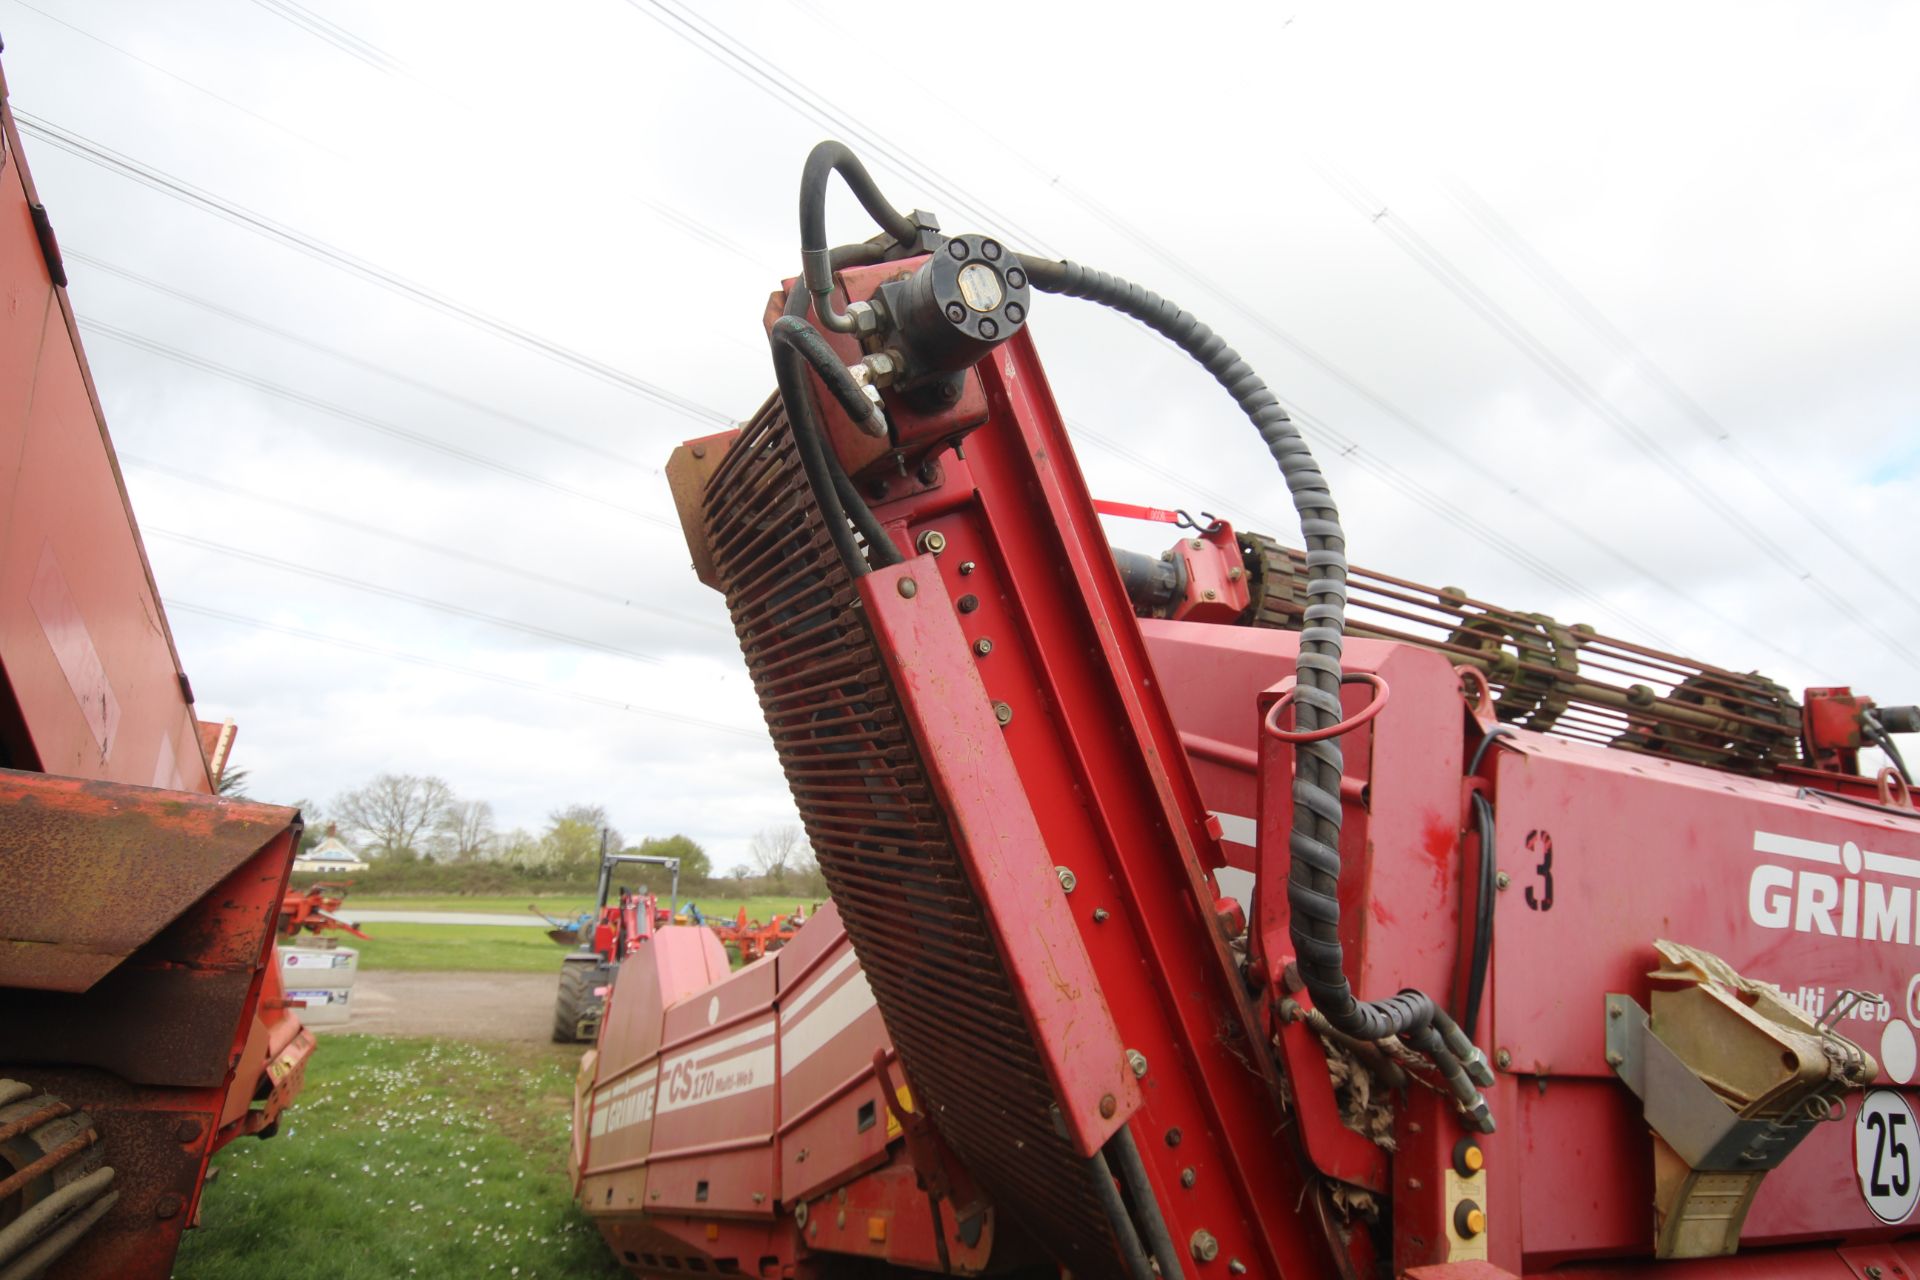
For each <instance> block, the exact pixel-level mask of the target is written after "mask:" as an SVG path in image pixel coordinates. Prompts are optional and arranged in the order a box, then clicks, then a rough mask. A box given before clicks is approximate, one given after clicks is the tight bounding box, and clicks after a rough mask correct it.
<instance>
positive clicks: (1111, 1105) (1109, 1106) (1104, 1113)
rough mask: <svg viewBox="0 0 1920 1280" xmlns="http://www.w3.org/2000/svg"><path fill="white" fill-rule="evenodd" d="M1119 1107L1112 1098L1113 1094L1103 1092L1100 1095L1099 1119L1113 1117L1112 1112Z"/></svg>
mask: <svg viewBox="0 0 1920 1280" xmlns="http://www.w3.org/2000/svg"><path fill="white" fill-rule="evenodd" d="M1119 1109H1120V1104H1119V1103H1118V1102H1117V1101H1115V1100H1114V1096H1113V1095H1112V1094H1110V1093H1103V1094H1101V1095H1100V1118H1101V1119H1103V1120H1111V1119H1113V1113H1114V1112H1116V1111H1118V1110H1119Z"/></svg>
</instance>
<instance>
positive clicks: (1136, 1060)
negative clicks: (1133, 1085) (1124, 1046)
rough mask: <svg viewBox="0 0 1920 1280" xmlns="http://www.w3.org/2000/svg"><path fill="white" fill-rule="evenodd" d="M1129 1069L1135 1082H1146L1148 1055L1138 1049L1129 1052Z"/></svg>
mask: <svg viewBox="0 0 1920 1280" xmlns="http://www.w3.org/2000/svg"><path fill="white" fill-rule="evenodd" d="M1127 1067H1128V1069H1129V1070H1131V1071H1132V1072H1133V1078H1134V1079H1135V1080H1144V1079H1146V1076H1147V1055H1146V1054H1144V1053H1142V1052H1140V1051H1139V1050H1138V1049H1129V1050H1127Z"/></svg>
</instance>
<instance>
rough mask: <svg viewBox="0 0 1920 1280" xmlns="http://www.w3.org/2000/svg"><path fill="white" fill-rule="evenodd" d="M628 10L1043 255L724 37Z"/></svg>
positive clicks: (660, 5) (673, 14) (683, 19)
mask: <svg viewBox="0 0 1920 1280" xmlns="http://www.w3.org/2000/svg"><path fill="white" fill-rule="evenodd" d="M627 4H628V5H629V6H630V7H631V8H633V9H634V10H635V11H636V12H638V13H641V14H643V15H645V16H646V17H648V18H651V19H653V21H654V22H656V23H658V24H659V25H660V26H661V27H662V28H664V29H665V30H666V31H668V32H670V33H671V34H672V35H674V36H675V37H677V38H678V39H680V40H681V41H682V42H684V43H686V44H688V45H689V46H691V47H692V48H694V49H696V50H698V51H699V52H701V53H703V54H705V55H706V56H707V57H708V58H710V59H712V60H713V61H714V62H716V63H718V64H719V65H720V66H722V67H725V68H726V69H727V70H728V71H730V72H732V73H733V74H734V75H735V76H738V77H739V78H740V79H742V80H744V81H745V82H746V83H748V84H750V85H752V86H753V87H754V88H756V89H758V90H760V92H762V93H765V94H767V95H768V96H769V97H772V98H774V99H776V100H780V99H785V101H786V103H787V105H788V106H789V107H790V108H792V109H793V110H795V111H797V112H798V113H799V114H801V115H803V116H806V117H807V118H808V119H810V120H812V121H813V122H814V123H815V124H818V125H820V126H822V127H823V128H827V129H831V130H834V131H837V132H839V133H841V134H844V135H845V136H846V137H847V139H849V140H850V141H852V142H857V143H858V144H859V145H860V147H861V148H862V150H863V151H864V152H865V153H866V154H867V155H869V156H872V157H875V159H876V163H878V164H880V165H882V166H884V167H885V168H888V169H891V170H892V171H893V172H895V173H896V174H898V175H899V176H901V177H903V178H906V179H908V180H909V181H913V182H917V183H919V184H920V185H921V186H922V187H924V188H926V189H927V190H929V191H931V192H933V193H934V194H935V195H938V196H939V197H940V198H941V199H942V200H944V201H946V203H947V204H948V205H949V206H950V207H952V208H954V209H959V210H963V211H966V212H970V213H972V214H973V215H974V216H975V217H976V218H978V219H980V221H981V222H982V223H984V224H987V225H985V226H983V227H982V228H981V229H982V230H987V229H990V228H991V227H993V226H998V227H999V228H1000V229H1002V230H1003V231H1007V232H1012V233H1013V237H1014V238H1016V239H1018V240H1020V241H1021V242H1023V243H1024V244H1027V245H1029V246H1031V247H1032V248H1033V249H1034V250H1035V251H1037V252H1048V250H1047V249H1046V246H1045V242H1044V241H1042V240H1041V239H1040V237H1038V236H1036V235H1034V234H1033V233H1031V232H1029V231H1027V230H1025V229H1024V228H1022V227H1021V226H1020V225H1019V224H1018V223H1016V222H1014V221H1013V220H1012V219H1011V218H1008V217H1007V216H1006V215H1005V214H1002V213H1000V212H999V211H997V210H995V209H993V208H992V207H990V206H988V205H987V204H985V203H983V202H981V201H980V200H979V199H978V198H976V197H974V196H971V195H970V194H968V193H967V192H966V191H965V190H964V189H962V188H960V187H957V186H955V185H952V184H950V183H948V182H946V181H945V180H944V179H942V178H941V176H940V175H939V174H938V173H937V172H935V171H934V170H932V169H929V168H927V167H926V166H924V165H922V164H920V163H919V162H918V161H916V160H915V159H914V158H913V154H912V152H911V151H910V150H909V149H908V148H905V147H900V146H897V145H895V144H894V143H892V142H889V141H888V140H887V139H886V138H885V137H884V136H882V135H881V134H879V133H876V132H874V131H873V130H871V129H868V128H866V127H864V126H863V125H861V124H860V122H859V121H858V120H856V119H855V118H854V117H853V116H851V115H849V114H848V113H847V112H846V111H845V110H844V109H842V108H840V107H838V106H836V105H835V104H834V103H833V102H831V101H829V100H828V99H826V98H825V97H824V96H822V95H821V94H820V93H819V92H818V91H816V90H814V89H811V88H809V87H808V86H807V85H805V84H803V83H801V82H800V81H799V80H797V79H795V78H794V77H793V76H790V75H788V74H787V72H786V71H785V70H784V69H783V68H782V67H780V66H779V65H778V64H777V63H774V62H772V61H770V60H769V59H767V58H765V57H763V56H761V55H760V54H759V53H757V52H755V51H754V50H753V49H751V48H750V47H748V46H747V45H746V44H745V43H744V42H742V41H740V40H738V39H736V38H735V37H733V36H732V35H730V34H729V33H727V32H726V31H723V30H721V29H720V28H719V27H717V26H715V25H714V24H712V23H710V22H708V21H706V20H705V19H703V18H699V17H696V16H695V15H693V14H691V13H689V12H687V11H685V10H684V9H683V8H680V7H678V6H669V5H668V4H666V3H664V2H663V0H651V3H643V2H642V0H627Z"/></svg>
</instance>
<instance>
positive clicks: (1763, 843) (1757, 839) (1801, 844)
mask: <svg viewBox="0 0 1920 1280" xmlns="http://www.w3.org/2000/svg"><path fill="white" fill-rule="evenodd" d="M1753 851H1754V852H1755V853H1770V854H1773V855H1774V856H1775V857H1778V858H1801V859H1804V860H1805V861H1807V862H1831V863H1834V864H1836V865H1837V864H1838V863H1839V861H1840V846H1839V845H1837V844H1827V843H1825V842H1824V841H1820V840H1802V839H1801V838H1800V837H1798V836H1781V835H1775V834H1774V833H1773V832H1771V831H1756V832H1754V833H1753Z"/></svg>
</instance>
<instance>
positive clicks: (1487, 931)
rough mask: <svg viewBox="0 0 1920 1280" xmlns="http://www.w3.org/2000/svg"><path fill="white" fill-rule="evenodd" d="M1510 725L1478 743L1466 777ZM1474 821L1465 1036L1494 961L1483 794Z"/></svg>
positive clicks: (1477, 796)
mask: <svg viewBox="0 0 1920 1280" xmlns="http://www.w3.org/2000/svg"><path fill="white" fill-rule="evenodd" d="M1512 734H1513V728H1512V726H1510V725H1504V724H1498V725H1495V726H1493V727H1492V728H1491V729H1488V730H1487V732H1486V734H1485V735H1484V736H1483V737H1482V738H1481V739H1480V741H1479V743H1478V744H1476V745H1475V746H1474V748H1473V756H1472V757H1471V758H1470V759H1469V760H1468V761H1467V776H1468V777H1469V778H1471V777H1473V776H1474V775H1475V774H1477V773H1479V772H1480V764H1481V762H1482V761H1484V760H1485V759H1486V758H1487V751H1488V750H1489V749H1490V748H1491V747H1492V746H1493V743H1494V739H1496V738H1503V737H1511V736H1512ZM1472 806H1473V820H1474V825H1475V826H1476V827H1477V828H1478V829H1479V832H1480V874H1479V877H1478V891H1477V892H1476V894H1475V895H1474V908H1473V941H1472V943H1471V945H1470V947H1469V951H1468V957H1467V990H1466V997H1465V999H1464V1000H1463V1001H1462V1002H1461V1006H1460V1025H1461V1026H1462V1027H1464V1028H1466V1032H1467V1034H1468V1035H1472V1034H1473V1029H1474V1028H1475V1027H1476V1026H1478V1025H1479V1023H1480V1002H1481V1000H1482V998H1483V997H1484V996H1485V994H1486V989H1487V970H1488V966H1489V964H1490V963H1491V961H1492V959H1493V902H1494V893H1495V891H1496V889H1497V887H1498V886H1497V884H1496V881H1495V876H1496V875H1497V874H1498V872H1497V871H1496V870H1495V867H1494V860H1493V834H1494V827H1493V803H1492V802H1491V801H1489V800H1488V799H1487V797H1486V795H1485V794H1484V793H1482V792H1478V791H1476V792H1474V793H1473V801H1472Z"/></svg>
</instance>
